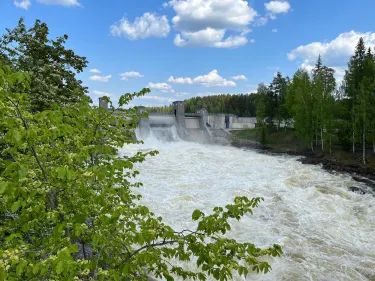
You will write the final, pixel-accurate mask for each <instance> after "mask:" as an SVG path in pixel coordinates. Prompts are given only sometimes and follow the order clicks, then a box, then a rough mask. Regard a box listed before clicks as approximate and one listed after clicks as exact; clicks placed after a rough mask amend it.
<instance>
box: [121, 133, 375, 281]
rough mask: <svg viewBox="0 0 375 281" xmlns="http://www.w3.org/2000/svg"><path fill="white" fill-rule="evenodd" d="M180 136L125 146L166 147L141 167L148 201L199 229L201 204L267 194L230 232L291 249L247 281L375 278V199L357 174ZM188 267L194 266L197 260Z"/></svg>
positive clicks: (182, 225)
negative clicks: (196, 215) (361, 189)
mask: <svg viewBox="0 0 375 281" xmlns="http://www.w3.org/2000/svg"><path fill="white" fill-rule="evenodd" d="M173 134H174V135H175V134H176V133H175V132H173ZM173 139H175V140H177V141H174V142H162V141H160V140H158V139H157V138H156V137H155V134H153V133H152V134H151V135H150V138H149V139H147V140H145V144H144V145H131V146H126V147H124V148H123V149H122V150H121V153H122V154H132V153H135V152H136V151H138V150H153V149H157V150H159V152H160V154H159V155H157V156H155V157H150V158H148V159H147V160H146V161H145V162H144V163H142V164H140V165H137V166H136V168H137V169H138V170H139V171H140V172H141V174H140V176H139V177H138V179H137V180H138V181H141V182H142V183H143V184H144V185H143V187H141V188H140V189H139V190H136V191H135V192H139V193H140V194H142V196H143V198H142V200H141V204H144V205H146V206H147V207H149V208H150V209H151V210H152V211H153V212H154V213H155V214H156V215H158V216H159V215H160V216H162V217H163V219H164V221H165V222H166V223H168V224H169V225H171V226H172V227H174V228H175V229H176V230H182V229H186V228H194V226H195V223H194V222H192V220H191V214H192V212H193V211H194V210H195V209H200V210H202V211H204V212H205V213H209V212H211V210H212V209H213V208H214V207H215V206H225V205H226V204H228V203H230V202H231V201H232V200H233V198H234V197H235V196H248V197H257V196H260V197H264V199H265V201H264V202H262V203H261V204H260V206H259V207H258V208H256V209H255V210H254V215H252V216H250V215H249V216H246V217H244V218H243V219H242V220H241V221H240V222H235V223H233V224H232V230H231V232H229V234H228V237H231V238H236V239H237V240H239V241H248V242H251V243H254V244H255V245H256V246H259V247H265V246H268V245H272V244H273V243H278V244H280V245H281V246H282V248H283V251H284V255H283V256H282V257H281V258H270V259H268V261H269V262H270V263H271V266H272V269H273V270H272V271H271V272H270V273H268V274H266V275H263V274H262V275H258V274H256V273H252V274H251V275H250V276H248V277H247V279H246V280H330V281H331V280H375V197H374V196H373V194H366V195H360V194H356V193H353V192H351V191H349V187H350V186H359V185H360V184H358V183H357V182H355V181H353V180H352V179H351V177H350V176H349V175H345V174H332V173H328V172H326V171H325V170H323V169H322V168H321V167H320V166H314V165H304V164H301V163H300V162H298V161H297V157H291V156H285V155H283V156H282V155H279V156H274V155H266V154H262V153H259V152H257V151H252V150H242V149H238V148H234V147H223V146H215V145H200V144H196V143H188V142H183V141H178V137H176V136H174V137H173ZM184 266H187V267H190V268H194V261H192V262H191V264H185V265H184ZM235 280H244V279H243V278H239V277H235Z"/></svg>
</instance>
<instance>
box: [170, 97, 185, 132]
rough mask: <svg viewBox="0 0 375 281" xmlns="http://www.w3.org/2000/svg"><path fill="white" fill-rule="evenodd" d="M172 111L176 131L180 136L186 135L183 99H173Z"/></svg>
mask: <svg viewBox="0 0 375 281" xmlns="http://www.w3.org/2000/svg"><path fill="white" fill-rule="evenodd" d="M172 112H173V114H174V116H175V117H176V124H177V131H178V135H179V136H180V138H182V139H184V138H185V137H186V135H187V134H186V123H185V104H184V102H183V101H175V102H173V104H172Z"/></svg>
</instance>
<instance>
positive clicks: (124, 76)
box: [120, 71, 144, 80]
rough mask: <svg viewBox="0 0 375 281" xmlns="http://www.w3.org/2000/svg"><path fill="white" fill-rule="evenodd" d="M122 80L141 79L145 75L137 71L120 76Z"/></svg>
mask: <svg viewBox="0 0 375 281" xmlns="http://www.w3.org/2000/svg"><path fill="white" fill-rule="evenodd" d="M120 76H121V80H128V78H141V77H144V75H142V74H140V73H139V72H137V71H130V72H124V73H121V74H120Z"/></svg>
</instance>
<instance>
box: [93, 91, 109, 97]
mask: <svg viewBox="0 0 375 281" xmlns="http://www.w3.org/2000/svg"><path fill="white" fill-rule="evenodd" d="M93 93H94V94H95V95H97V96H100V97H104V96H106V97H111V96H113V94H110V93H106V92H100V91H93Z"/></svg>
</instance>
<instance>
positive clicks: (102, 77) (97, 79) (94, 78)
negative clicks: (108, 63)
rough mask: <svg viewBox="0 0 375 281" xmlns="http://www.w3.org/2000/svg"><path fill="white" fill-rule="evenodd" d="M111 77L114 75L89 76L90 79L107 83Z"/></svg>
mask: <svg viewBox="0 0 375 281" xmlns="http://www.w3.org/2000/svg"><path fill="white" fill-rule="evenodd" d="M111 78H112V75H107V76H100V75H93V76H90V77H89V80H92V81H98V82H103V83H107V82H108V81H109V79H111Z"/></svg>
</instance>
